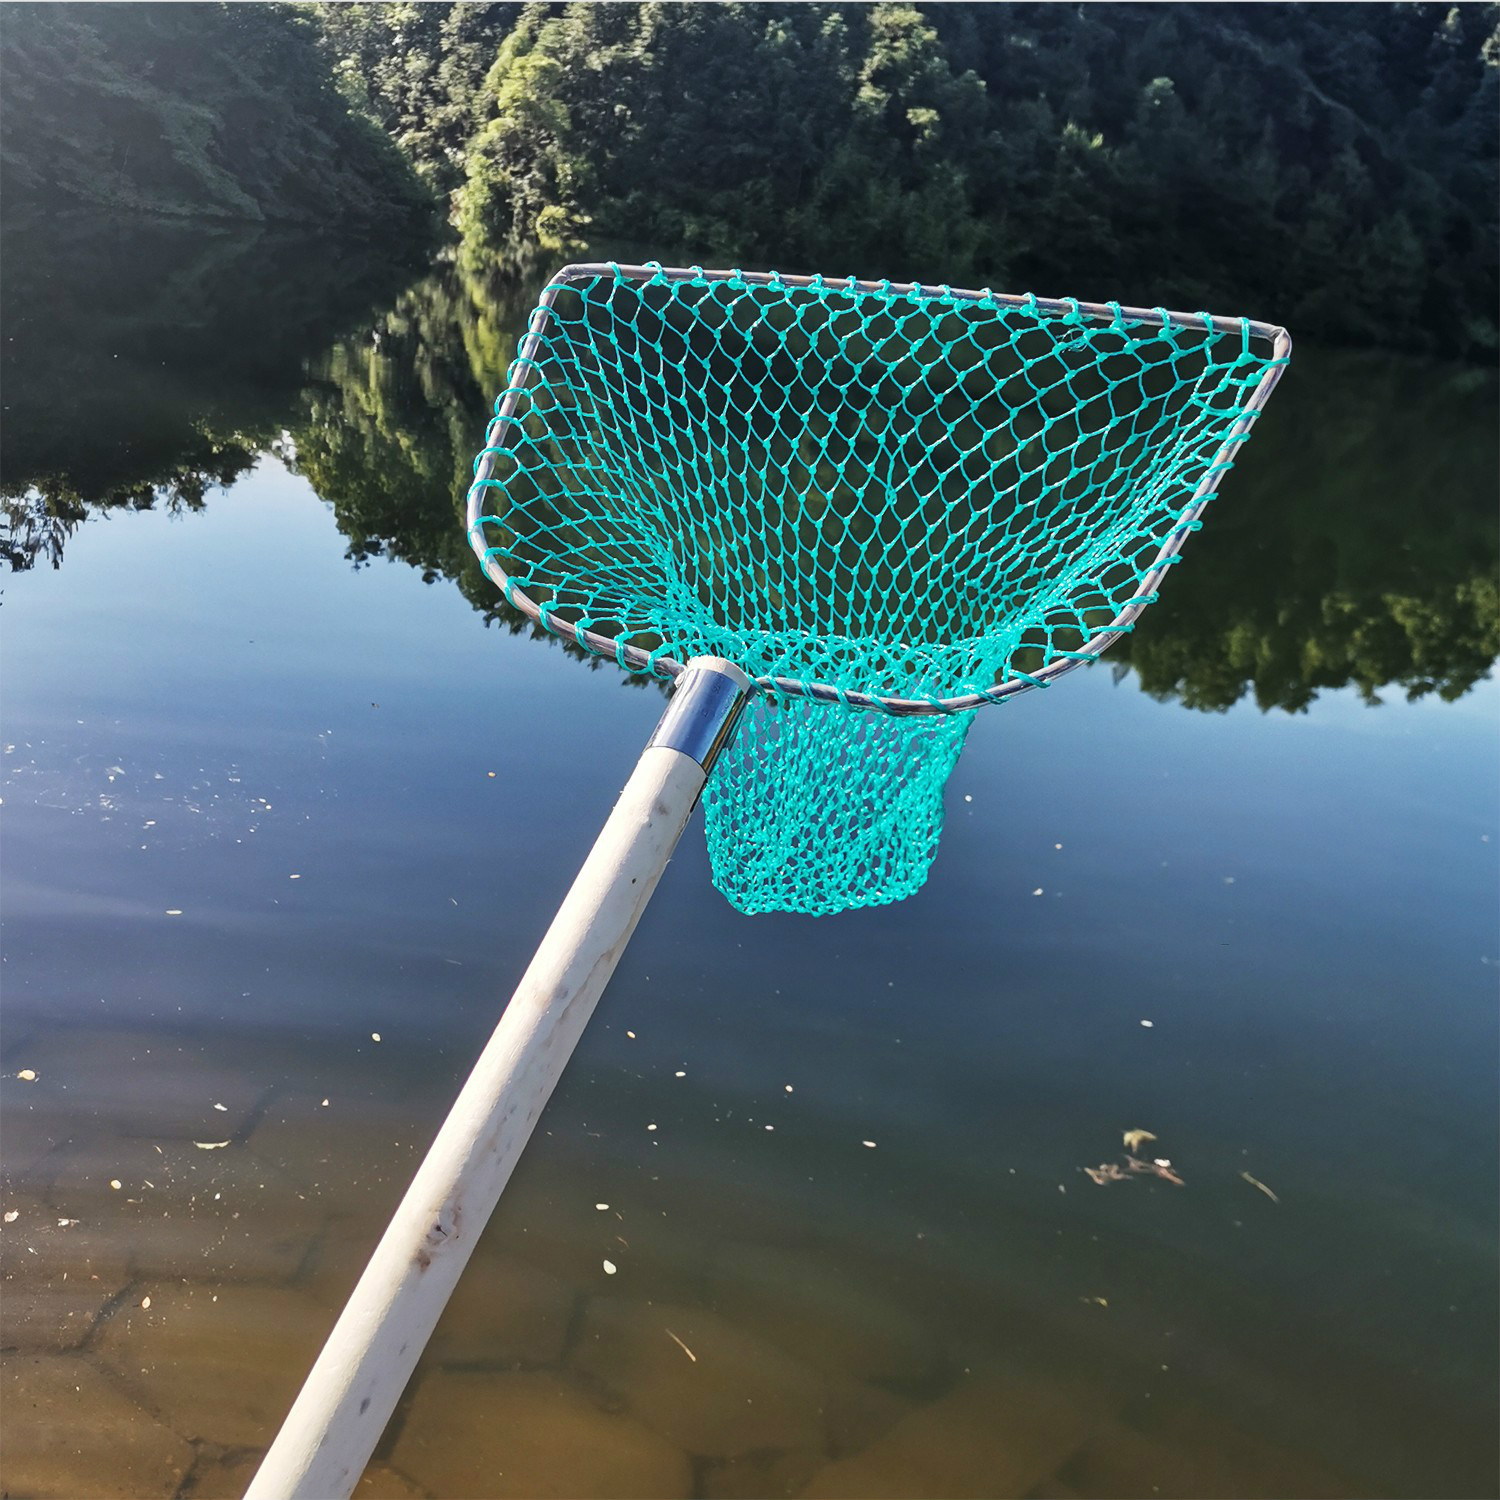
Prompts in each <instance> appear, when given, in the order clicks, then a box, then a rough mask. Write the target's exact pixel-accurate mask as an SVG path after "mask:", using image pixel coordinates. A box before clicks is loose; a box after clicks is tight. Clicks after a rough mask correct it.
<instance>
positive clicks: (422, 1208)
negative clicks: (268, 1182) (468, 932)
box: [245, 674, 744, 1500]
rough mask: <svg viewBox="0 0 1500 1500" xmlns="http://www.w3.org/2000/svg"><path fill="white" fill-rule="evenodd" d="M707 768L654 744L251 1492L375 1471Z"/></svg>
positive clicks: (329, 1490)
mask: <svg viewBox="0 0 1500 1500" xmlns="http://www.w3.org/2000/svg"><path fill="white" fill-rule="evenodd" d="M737 675H739V676H740V680H741V682H743V680H744V679H743V674H737ZM705 779H706V772H705V770H704V768H703V767H702V766H701V765H699V764H698V762H697V761H696V760H694V759H693V758H692V756H690V755H687V754H684V753H683V752H682V751H681V750H676V749H670V748H667V747H664V746H659V745H653V746H652V747H650V748H648V749H647V750H646V751H645V753H644V754H643V755H642V756H641V759H640V762H639V763H638V764H637V766H636V768H635V771H634V772H633V773H632V775H631V777H630V780H629V781H628V782H627V783H626V786H625V790H624V791H623V792H621V793H620V800H619V801H618V802H617V803H616V804H615V808H614V811H613V812H612V813H611V814H610V816H609V821H608V822H607V823H606V824H605V825H604V829H603V831H602V832H601V833H600V835H599V838H598V841H597V842H596V843H595V844H594V848H593V851H592V852H591V853H590V855H589V857H588V859H587V860H586V861H585V863H584V866H583V868H582V870H580V871H579V873H578V878H577V879H576V880H575V881H574V882H573V888H572V890H570V891H569V892H568V895H567V899H566V900H565V901H564V902H563V904H562V907H561V909H560V910H559V911H558V913H557V916H556V917H555V918H554V919H553V922H552V926H551V927H550V928H549V929H548V930H547V935H546V937H545V938H543V939H542V945H541V947H540V948H539V949H538V950H537V954H536V957H535V958H534V959H532V961H531V967H530V968H529V969H527V971H526V974H525V977H524V978H523V979H522V980H521V984H520V987H519V988H518V989H517V990H516V993H515V995H514V997H513V998H512V1000H511V1002H510V1004H509V1005H508V1006H506V1008H505V1013H504V1015H502V1016H501V1018H500V1024H499V1026H497V1027H496V1028H495V1033H494V1035H493V1036H492V1037H491V1038H490V1041H489V1044H488V1045H487V1046H486V1047H485V1049H484V1052H483V1053H482V1054H481V1056H480V1058H479V1062H478V1064H477V1065H476V1066H475V1068H474V1071H473V1073H472V1074H471V1075H470V1077H469V1081H468V1082H467V1083H466V1084H465V1085H464V1088H463V1092H462V1093H461V1094H460V1095H459V1096H458V1100H457V1102H456V1103H455V1104H454V1106H453V1110H452V1112H451V1113H450V1114H449V1116H448V1119H447V1121H446V1122H445V1123H444V1125H443V1128H442V1129H441V1130H440V1131H439V1132H438V1136H437V1139H436V1140H435V1141H434V1142H433V1145H432V1149H431V1150H430V1151H429V1152H428V1153H427V1159H426V1160H425V1161H424V1162H423V1163H422V1165H421V1167H420V1168H419V1169H418V1172H417V1175H416V1178H415V1180H414V1181H413V1182H412V1185H411V1187H410V1188H409V1189H408V1191H407V1194H406V1197H405V1198H404V1199H402V1201H401V1206H400V1208H398V1209H397V1210H396V1216H395V1218H394V1219H392V1220H391V1223H390V1227H389V1228H388V1229H387V1230H386V1232H385V1234H384V1236H383V1237H382V1239H381V1241H380V1245H379V1247H378V1248H377V1249H376V1251H375V1254H374V1257H373V1258H372V1259H371V1261H370V1264H369V1266H368V1267H367V1268H366V1270H365V1273H364V1275H363V1276H362V1277H361V1278H360V1281H359V1285H358V1286H357V1287H355V1289H354V1294H353V1296H351V1297H350V1299H349V1303H348V1306H347V1307H345V1309H344V1312H343V1315H342V1316H341V1317H340V1318H339V1320H338V1323H337V1324H336V1325H335V1326H334V1329H333V1332H332V1333H331V1334H330V1335H329V1338H328V1342H327V1344H326V1345H325V1346H324V1348H323V1352H322V1353H321V1354H320V1355H319V1356H318V1359H317V1362H316V1363H315V1364H314V1365H313V1368H312V1372H311V1373H310V1374H309V1375H308V1377H307V1381H306V1383H305V1384H304V1385H303V1387H302V1393H301V1394H300V1395H299V1396H298V1397H297V1400H296V1402H295V1404H294V1405H293V1407H292V1410H291V1413H290V1414H289V1415H288V1417H287V1419H286V1422H285V1424H284V1425H283V1426H282V1429H281V1432H280V1433H279V1434H278V1435H277V1438H276V1441H275V1442H274V1443H273V1444H272V1445H271V1449H270V1451H269V1452H268V1453H267V1454H266V1457H265V1461H264V1462H263V1463H262V1464H261V1467H260V1471H259V1472H258V1473H257V1474H256V1476H255V1478H254V1480H253V1481H252V1482H251V1485H250V1488H249V1489H248V1490H247V1491H246V1493H245V1500H343V1497H346V1496H348V1495H349V1494H350V1493H351V1492H352V1491H353V1489H354V1486H355V1485H356V1484H357V1483H358V1482H359V1477H360V1475H361V1474H362V1473H363V1472H364V1468H365V1465H366V1463H367V1462H368V1461H369V1458H370V1454H371V1453H372V1452H373V1451H374V1449H375V1444H376V1443H377V1442H378V1441H379V1440H380V1434H381V1433H382V1432H383V1431H384V1429H385V1424H386V1422H387V1420H388V1419H389V1417H390V1415H391V1412H392V1411H393V1410H394V1409H395V1406H396V1402H397V1401H398V1400H399V1399H400V1396H401V1392H402V1391H403V1390H404V1389H405V1387H406V1382H407V1380H408V1379H409V1378H410V1376H411V1372H412V1370H413V1369H414V1368H415V1366H416V1363H417V1360H418V1359H419V1358H420V1356H421V1353H422V1350H423V1349H424V1348H425V1347H426V1346H427V1340H428V1339H429V1338H430V1337H431V1335H432V1330H433V1328H434V1327H435V1326H436V1324H437V1320H438V1317H439V1315H440V1314H441V1313H442V1311H443V1308H444V1307H445V1306H446V1304H447V1302H448V1298H449V1297H450V1296H451V1295H452V1292H453V1288H454V1287H455V1286H456V1285H457V1283H458V1278H459V1275H460V1274H461V1273H462V1271H463V1268H464V1266H465V1264H466V1263H467V1262H468V1259H469V1256H470V1254H471V1253H472V1252H473V1249H474V1246H475V1244H476V1243H477V1241H478V1239H479V1235H480V1232H481V1231H482V1230H483V1228H484V1226H485V1224H486V1222H487V1221H488V1220H489V1217H490V1214H491V1213H492V1212H493V1211H494V1208H495V1204H496V1203H497V1202H498V1201H499V1199H500V1194H501V1192H502V1191H503V1189H504V1187H505V1184H506V1182H507V1181H508V1180H509V1178H510V1174H511V1171H512V1170H513V1169H514V1167H515V1164H516V1160H517V1158H518V1157H519V1156H520V1154H521V1152H522V1150H523V1149H524V1147H525V1145H526V1142H527V1141H528V1140H529V1139H530V1137H531V1132H532V1130H533V1129H534V1128H535V1126H536V1122H537V1118H538V1117H539V1116H540V1115H541V1112H542V1106H543V1105H545V1104H546V1102H547V1100H548V1098H549V1097H550V1096H551V1094H552V1090H553V1089H554V1088H555V1087H556V1085H557V1080H558V1078H559V1077H561V1075H562V1071H563V1068H564V1067H565V1066H566V1065H567V1061H568V1059H569V1057H571V1056H572V1053H573V1048H574V1047H575V1046H576V1045H577V1043H578V1039H579V1037H580V1036H582V1034H583V1029H584V1027H585V1026H586V1025H587V1024H588V1020H589V1017H590V1016H591V1015H593V1013H594V1006H595V1005H596V1003H597V1002H598V999H599V996H600V995H601V994H602V993H603V991H604V987H605V985H606V984H608V982H609V978H610V975H611V974H613V973H614V968H615V964H616V963H617V962H619V958H620V955H621V954H622V953H623V952H624V951H625V945H626V943H628V942H629V941H630V936H631V934H632V933H633V932H634V931H635V925H636V923H637V922H638V921H639V920H640V915H641V912H642V911H644V910H645V907H646V903H647V902H648V901H649V900H650V899H651V894H652V892H653V891H654V890H655V889H656V883H657V881H658V880H659V879H660V878H661V873H662V871H663V870H664V869H665V868H666V865H667V861H668V859H669V858H671V854H672V850H673V849H674V848H675V847H676V845H677V840H678V838H679V837H680V836H681V834H682V830H683V828H684V827H685V826H686V824H687V820H688V818H689V817H690V816H691V815H692V811H693V806H694V804H695V803H696V802H697V800H698V794H699V793H700V792H701V791H702V789H703V783H704V780H705Z"/></svg>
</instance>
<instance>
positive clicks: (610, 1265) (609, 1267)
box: [604, 1260, 620, 1276]
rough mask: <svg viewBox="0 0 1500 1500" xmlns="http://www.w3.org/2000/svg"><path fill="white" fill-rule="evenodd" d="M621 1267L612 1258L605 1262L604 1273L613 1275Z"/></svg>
mask: <svg viewBox="0 0 1500 1500" xmlns="http://www.w3.org/2000/svg"><path fill="white" fill-rule="evenodd" d="M619 1269H620V1268H619V1267H618V1266H617V1265H616V1264H615V1263H614V1261H612V1260H607V1261H605V1262H604V1274H605V1275H606V1276H613V1275H614V1274H615V1272H616V1271H618V1270H619Z"/></svg>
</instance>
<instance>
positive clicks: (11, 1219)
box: [5, 1208, 21, 1224]
mask: <svg viewBox="0 0 1500 1500" xmlns="http://www.w3.org/2000/svg"><path fill="white" fill-rule="evenodd" d="M20 1217H21V1210H20V1209H19V1208H8V1209H6V1210H5V1222H6V1223H7V1224H14V1223H15V1222H16V1220H17V1219H19V1218H20Z"/></svg>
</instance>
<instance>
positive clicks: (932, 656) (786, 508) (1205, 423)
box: [475, 267, 1277, 912]
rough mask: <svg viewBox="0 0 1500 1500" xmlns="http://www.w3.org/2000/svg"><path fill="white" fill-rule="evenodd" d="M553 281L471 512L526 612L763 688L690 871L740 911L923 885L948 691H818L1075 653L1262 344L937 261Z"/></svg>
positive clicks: (1142, 586) (1191, 488) (1140, 580)
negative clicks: (909, 712)
mask: <svg viewBox="0 0 1500 1500" xmlns="http://www.w3.org/2000/svg"><path fill="white" fill-rule="evenodd" d="M548 298H549V299H550V306H549V305H548V303H547V301H545V300H544V304H543V305H542V306H541V307H539V308H538V310H537V312H535V313H534V314H533V315H532V318H531V321H530V324H529V327H530V329H531V330H532V331H533V334H534V338H533V339H532V341H531V342H530V343H529V344H528V346H527V349H526V352H525V354H524V355H523V356H522V357H521V358H518V359H517V360H516V361H513V363H512V366H511V372H510V377H509V379H510V388H511V390H510V394H511V397H512V403H513V409H512V410H511V412H510V415H509V417H508V418H507V419H506V420H504V421H502V420H501V419H500V415H499V413H500V410H501V408H500V406H498V405H497V409H496V410H497V419H496V421H495V422H494V423H492V424H491V428H490V431H489V433H488V434H487V435H486V442H487V447H486V454H487V455H489V456H490V459H491V461H492V464H493V467H492V469H491V471H490V477H488V478H483V479H479V480H477V481H476V490H479V489H480V487H482V498H483V500H484V508H487V510H488V514H485V515H483V516H481V517H480V519H479V520H478V521H477V522H476V523H475V533H476V535H477V537H478V541H479V545H480V546H482V547H483V549H484V550H485V553H486V555H487V556H493V557H494V558H496V559H497V560H498V561H499V563H500V565H501V566H502V567H503V569H504V571H505V573H506V575H507V583H506V594H507V597H508V598H509V599H510V600H511V602H512V603H515V602H516V597H517V593H518V592H519V593H522V594H524V595H525V597H526V598H528V599H529V600H531V601H533V603H534V606H535V607H536V608H537V609H538V611H539V615H540V618H541V620H542V623H543V624H545V625H546V626H547V627H548V628H549V629H553V630H557V629H559V628H562V627H564V626H566V627H570V628H573V629H577V630H585V631H592V632H595V633H597V635H598V636H599V637H602V638H604V640H605V641H606V642H607V643H608V645H607V649H608V651H609V653H610V654H611V655H613V656H614V657H615V659H616V661H618V662H619V663H620V664H621V665H622V666H626V667H628V668H630V669H632V670H646V671H655V672H659V673H662V674H663V675H665V673H666V672H667V671H668V670H669V669H668V668H666V667H663V666H661V665H659V664H660V663H661V662H663V661H666V660H670V661H672V662H678V663H680V662H684V661H686V660H688V659H689V658H690V657H692V656H696V655H701V654H710V655H718V656H724V657H727V658H729V659H730V660H731V661H734V662H736V663H737V664H738V665H739V666H741V667H742V668H744V670H746V671H747V672H749V673H750V674H751V675H752V676H754V677H756V678H759V679H761V680H762V682H763V684H766V685H768V687H767V690H766V691H763V692H762V693H761V694H760V695H758V697H757V699H756V700H755V701H754V703H753V704H752V707H751V709H750V711H749V712H748V713H747V715H746V718H745V721H744V724H743V726H742V728H741V730H740V732H739V734H738V737H737V738H736V740H735V742H734V744H733V746H732V747H731V748H730V750H728V751H727V752H726V753H725V755H724V757H723V758H722V760H721V761H720V763H719V765H718V767H717V768H716V770H715V773H714V776H713V777H712V779H711V781H710V784H709V788H708V792H707V799H706V800H707V816H708V841H709V852H710V855H711V857H712V861H713V869H714V879H715V883H716V884H717V885H718V887H719V889H720V890H721V891H723V892H724V894H725V895H726V896H727V897H728V898H729V899H730V900H731V901H732V902H733V903H734V904H735V905H736V906H739V907H740V908H741V909H743V910H746V911H768V910H795V911H812V912H825V911H837V910H845V909H847V908H848V907H850V906H857V905H869V904H873V903H878V902H884V901H893V900H898V899H900V898H902V897H904V896H906V895H909V894H911V892H912V891H914V890H915V889H917V888H918V887H919V886H920V885H921V883H922V881H923V880H924V879H925V878H926V873H927V869H928V866H929V864H930V862H931V859H932V856H933V852H934V850H935V848H936V844H937V839H938V835H939V833H940V831H941V826H942V794H943V786H944V783H945V781H946V779H947V777H948V774H949V772H950V771H951V770H952V767H953V764H954V762H955V761H956V759H957V756H958V753H959V750H960V749H961V748H962V745H963V740H964V737H965V735H966V734H967V732H968V729H969V726H970V723H971V721H972V713H968V712H965V713H957V714H953V713H946V712H944V713H940V714H937V715H934V716H928V717H922V718H898V717H890V716H886V715H882V714H873V713H869V712H860V711H858V710H856V709H852V708H850V707H848V706H847V705H846V702H845V701H844V695H846V694H848V693H869V694H880V695H885V696H888V697H893V698H903V699H915V700H921V701H925V702H927V703H929V704H932V705H934V706H941V705H942V704H943V701H944V700H948V699H952V698H955V697H960V696H962V695H964V694H969V693H984V692H988V691H990V690H992V689H994V688H995V686H996V685H997V684H999V683H1004V682H1013V683H1016V684H1017V685H1020V684H1029V685H1036V686H1045V685H1046V679H1045V678H1042V677H1038V675H1037V674H1038V672H1040V671H1041V670H1042V669H1043V668H1044V667H1047V666H1048V665H1049V664H1053V670H1055V668H1056V664H1059V663H1063V664H1067V663H1072V662H1081V661H1089V660H1093V659H1094V657H1095V656H1096V655H1097V651H1096V650H1091V649H1089V647H1090V643H1091V642H1095V641H1096V639H1097V637H1098V636H1099V635H1100V633H1101V632H1103V631H1105V630H1106V629H1107V628H1112V629H1116V630H1121V631H1124V630H1128V629H1130V628H1131V624H1132V622H1133V620H1134V618H1135V615H1136V613H1138V612H1139V607H1140V606H1141V605H1142V604H1144V603H1147V602H1149V601H1150V600H1151V599H1152V598H1154V597H1155V592H1154V591H1155V587H1156V584H1157V580H1158V579H1159V578H1160V576H1161V575H1162V573H1163V572H1164V571H1165V565H1166V564H1167V563H1169V562H1173V561H1176V558H1175V556H1169V557H1163V556H1162V555H1161V554H1162V549H1163V547H1164V546H1165V545H1167V544H1168V543H1169V542H1171V543H1172V545H1174V546H1175V545H1176V544H1177V543H1179V542H1180V541H1181V539H1182V535H1183V533H1184V532H1185V531H1187V530H1193V529H1196V528H1197V525H1198V524H1199V523H1198V521H1197V508H1198V507H1199V506H1200V505H1201V503H1202V488H1203V486H1204V484H1205V480H1206V478H1207V476H1209V475H1212V474H1214V473H1215V472H1217V471H1218V470H1219V469H1222V468H1225V467H1227V466H1228V465H1227V460H1226V458H1225V444H1226V441H1228V440H1229V439H1230V438H1231V437H1232V436H1234V435H1235V434H1236V433H1237V432H1238V431H1239V430H1241V429H1242V428H1244V427H1247V426H1248V424H1249V421H1250V419H1251V418H1253V417H1254V415H1255V412H1256V410H1257V407H1256V405H1255V404H1254V398H1255V396H1256V393H1257V390H1258V388H1259V387H1261V385H1262V384H1263V382H1264V377H1265V376H1266V374H1267V372H1268V371H1269V370H1272V369H1274V368H1275V367H1276V364H1277V361H1276V359H1274V358H1273V357H1272V353H1271V352H1270V350H1269V348H1268V349H1267V351H1266V352H1264V353H1256V352H1254V351H1253V350H1252V348H1251V333H1250V325H1249V324H1248V323H1247V322H1245V321H1244V320H1228V319H1214V318H1211V317H1209V316H1208V315H1206V314H1199V315H1197V316H1195V317H1192V318H1189V317H1186V316H1184V315H1171V314H1167V313H1165V312H1157V313H1156V314H1154V315H1146V314H1134V315H1132V314H1129V313H1127V312H1126V311H1125V310H1124V309H1123V308H1121V306H1120V305H1119V304H1118V303H1111V304H1108V305H1107V307H1106V308H1104V309H1095V310H1093V311H1092V312H1089V311H1085V309H1084V308H1083V307H1082V305H1080V304H1079V303H1077V302H1072V301H1070V302H1068V303H1066V304H1063V305H1062V306H1061V307H1052V308H1048V307H1046V306H1043V304H1042V303H1040V302H1039V301H1038V300H1037V299H1036V298H1034V297H1029V298H1025V299H1020V300H1010V299H1002V298H998V297H995V296H994V295H993V294H990V293H986V294H984V295H983V296H980V297H978V298H977V299H976V298H968V297H964V296H960V295H958V294H955V293H954V292H953V291H952V290H951V289H950V288H948V287H946V286H941V287H928V288H908V289H904V290H898V289H896V288H893V287H891V286H890V284H889V283H884V284H881V285H879V286H863V287H852V286H850V285H848V284H847V283H845V284H840V283H837V282H835V283H830V282H828V281H825V280H824V279H822V278H813V279H812V280H811V282H807V283H802V282H796V281H792V280H786V279H782V278H779V277H774V276H773V277H772V278H770V280H769V282H766V281H757V280H752V279H747V278H745V277H744V276H742V275H741V274H740V273H738V272H734V273H730V274H728V275H725V274H723V273H705V272H704V271H703V270H702V269H701V268H699V267H693V268H692V270H691V274H688V275H677V276H674V275H670V274H668V273H667V272H665V271H663V270H662V269H661V268H660V267H653V268H650V269H649V270H648V271H646V272H645V273H641V272H637V273H634V274H627V273H625V272H624V271H622V270H620V269H619V268H618V267H616V268H612V269H611V268H597V267H596V268H590V269H589V270H588V271H587V272H586V273H583V274H579V273H574V274H573V275H572V276H570V277H569V278H567V279H566V280H564V281H563V282H562V283H561V284H555V285H554V286H553V287H552V288H549V292H548ZM1262 341H1264V339H1263V336H1262ZM517 392H519V394H518V395H517V394H516V393H517ZM1263 395H1264V393H1262V396H1261V399H1263ZM1122 616H1123V617H1122ZM595 649H601V650H602V649H604V648H603V647H600V646H596V647H595ZM627 650H632V651H634V652H635V653H637V655H636V656H635V657H634V658H633V659H628V658H627V655H626V652H627ZM642 663H644V666H642ZM1049 675H1050V673H1049ZM772 679H782V680H783V681H782V682H781V684H780V685H779V686H769V684H771V681H772ZM786 679H792V680H793V681H794V682H795V683H801V684H809V683H820V684H824V685H826V686H827V687H828V688H829V689H830V690H831V692H832V693H833V695H834V696H835V697H836V698H837V699H838V700H839V701H838V702H835V703H833V704H824V703H816V702H811V701H809V700H808V699H807V698H806V697H804V696H801V695H800V694H799V693H798V692H797V691H795V690H793V688H792V687H791V686H790V685H788V684H787V682H786V681H785V680H786Z"/></svg>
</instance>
